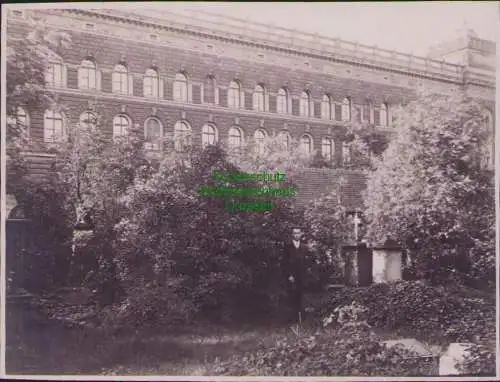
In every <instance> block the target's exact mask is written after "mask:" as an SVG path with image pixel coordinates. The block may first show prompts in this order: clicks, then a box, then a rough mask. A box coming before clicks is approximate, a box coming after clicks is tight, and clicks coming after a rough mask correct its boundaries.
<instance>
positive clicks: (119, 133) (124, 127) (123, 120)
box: [113, 114, 132, 138]
mask: <svg viewBox="0 0 500 382" xmlns="http://www.w3.org/2000/svg"><path fill="white" fill-rule="evenodd" d="M131 124H132V123H131V121H130V119H129V118H128V117H127V116H126V115H124V114H118V115H116V116H115V117H114V118H113V138H118V137H124V136H127V135H128V133H129V128H130V127H131Z"/></svg>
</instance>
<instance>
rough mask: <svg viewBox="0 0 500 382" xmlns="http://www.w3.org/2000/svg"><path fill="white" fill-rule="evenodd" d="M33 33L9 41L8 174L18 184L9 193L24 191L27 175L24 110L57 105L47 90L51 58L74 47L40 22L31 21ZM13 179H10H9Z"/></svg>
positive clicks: (68, 39) (9, 187) (26, 140)
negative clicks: (60, 51)
mask: <svg viewBox="0 0 500 382" xmlns="http://www.w3.org/2000/svg"><path fill="white" fill-rule="evenodd" d="M28 21H29V22H30V32H29V33H27V34H26V35H25V36H23V37H21V38H14V37H12V36H9V38H8V40H7V48H6V51H7V59H6V62H7V69H6V72H7V83H6V106H7V108H6V114H7V129H6V154H7V161H6V162H7V174H8V175H9V176H10V175H12V178H11V179H15V180H16V183H14V182H8V184H7V187H8V192H17V191H16V190H15V189H14V188H15V186H16V184H17V186H18V188H20V189H22V188H23V185H22V182H20V181H19V180H20V179H23V177H24V175H26V161H25V159H24V157H23V155H22V152H23V151H25V150H26V149H27V148H28V147H29V143H30V142H29V137H28V136H27V134H26V133H27V131H26V130H27V126H25V125H24V123H25V119H24V118H20V115H19V111H20V108H23V109H24V111H26V112H28V113H29V111H30V110H33V109H35V108H42V109H43V108H46V107H48V106H50V105H52V104H53V103H54V99H53V97H52V95H51V94H50V93H49V92H48V91H47V89H46V88H45V71H46V68H47V64H48V59H49V57H51V56H54V55H56V53H55V52H56V51H58V50H59V49H60V48H63V47H65V48H67V47H69V46H70V44H71V37H70V36H69V35H68V34H67V33H65V32H61V31H57V30H53V29H49V28H46V27H45V26H43V25H42V24H41V23H40V22H39V21H38V20H34V19H30V20H28ZM9 178H10V177H9Z"/></svg>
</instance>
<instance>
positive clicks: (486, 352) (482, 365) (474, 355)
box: [459, 345, 496, 376]
mask: <svg viewBox="0 0 500 382" xmlns="http://www.w3.org/2000/svg"><path fill="white" fill-rule="evenodd" d="M459 370H460V371H461V372H462V373H464V374H467V375H475V376H494V375H495V370H496V357H495V353H494V352H492V351H491V350H490V349H489V348H488V347H486V346H477V345H476V346H471V347H469V349H468V354H467V355H466V356H465V360H464V362H463V363H462V364H461V365H459Z"/></svg>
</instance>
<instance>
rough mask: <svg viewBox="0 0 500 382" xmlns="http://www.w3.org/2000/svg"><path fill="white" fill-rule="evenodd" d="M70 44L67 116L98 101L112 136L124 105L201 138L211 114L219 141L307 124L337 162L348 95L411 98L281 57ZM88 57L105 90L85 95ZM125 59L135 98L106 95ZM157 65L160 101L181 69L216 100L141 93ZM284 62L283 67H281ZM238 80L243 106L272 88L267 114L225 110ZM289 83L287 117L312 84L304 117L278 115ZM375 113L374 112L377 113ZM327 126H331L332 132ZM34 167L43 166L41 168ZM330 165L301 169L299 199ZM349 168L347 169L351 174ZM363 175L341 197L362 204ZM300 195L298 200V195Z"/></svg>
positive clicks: (38, 121) (94, 41) (327, 177)
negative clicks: (258, 91)
mask: <svg viewBox="0 0 500 382" xmlns="http://www.w3.org/2000/svg"><path fill="white" fill-rule="evenodd" d="M26 32H27V30H26V29H25V28H23V27H22V26H21V25H17V24H13V23H10V22H9V24H8V33H9V36H13V37H20V36H23V35H24V34H25V33H26ZM70 34H71V36H72V41H73V44H72V47H71V49H66V50H62V51H60V52H59V53H60V55H61V56H62V58H63V59H64V62H65V63H66V64H68V73H67V78H68V81H67V85H68V88H69V89H72V90H74V91H72V92H71V91H70V92H68V91H65V92H62V93H61V94H60V95H59V96H60V99H59V102H60V103H62V104H64V105H65V106H67V109H68V112H67V113H66V115H65V117H66V118H67V119H68V121H70V122H76V121H78V118H79V115H80V114H81V113H82V112H84V111H86V110H88V101H89V100H93V101H97V102H98V103H99V104H100V105H101V106H102V107H103V109H104V110H105V115H104V117H105V120H106V121H107V122H108V123H107V124H106V128H107V129H108V131H109V133H110V134H111V131H112V126H111V121H112V118H113V116H114V115H116V114H119V113H121V112H122V108H123V107H125V114H127V115H128V116H129V117H130V118H131V120H132V122H133V123H137V124H139V125H143V124H144V122H145V120H146V119H147V118H148V117H150V116H152V115H153V108H155V109H156V116H157V117H158V118H159V119H160V121H161V122H162V124H163V126H164V129H165V132H166V133H171V132H173V127H174V124H175V122H177V121H178V120H180V119H181V118H182V116H183V115H184V117H185V119H186V120H187V121H188V122H189V124H190V125H191V127H192V129H193V133H194V134H193V143H194V144H201V128H202V126H203V125H204V124H205V123H208V122H209V119H210V116H211V118H212V121H211V122H213V123H214V124H215V125H216V127H217V129H218V132H219V139H222V140H227V134H228V131H229V128H230V127H231V126H233V125H235V124H236V122H235V119H236V117H237V118H238V119H239V121H238V125H239V126H240V127H241V129H242V130H243V132H244V135H245V136H246V137H251V136H253V133H254V131H255V130H256V129H258V128H260V127H261V121H262V120H263V121H264V123H263V128H264V129H265V130H266V131H267V132H268V133H269V134H272V133H273V132H276V133H277V132H279V131H281V130H283V129H284V128H285V123H286V129H287V130H288V131H289V132H290V134H291V135H292V137H294V138H299V137H300V136H301V135H302V134H303V133H304V132H305V131H306V124H308V125H309V126H310V128H309V133H310V135H311V136H312V137H313V146H314V148H316V149H320V148H321V139H322V138H323V137H325V136H327V135H329V136H331V137H332V138H333V139H334V141H335V158H334V162H335V163H336V164H337V165H339V164H340V163H341V162H342V160H341V153H342V140H343V136H344V133H345V129H344V128H342V127H341V125H340V124H338V123H336V121H340V116H341V108H340V105H339V104H338V103H340V102H341V101H342V99H344V98H345V97H349V98H350V99H351V100H352V103H353V104H365V103H366V102H367V99H370V101H372V102H373V103H374V104H375V107H378V106H379V105H380V104H381V103H382V102H384V101H385V100H392V102H394V103H398V102H407V101H408V100H410V99H412V98H413V97H414V94H413V92H412V91H411V90H410V89H408V88H404V87H399V86H395V85H390V84H380V83H378V82H373V83H372V82H369V81H362V80H359V79H357V78H345V77H340V76H335V75H326V74H324V73H318V72H312V71H307V70H306V69H297V68H290V67H287V66H286V63H281V62H276V63H274V64H272V63H270V62H265V61H264V62H262V63H259V64H256V63H255V62H251V61H247V60H244V59H241V60H236V59H233V58H229V57H224V56H222V55H215V54H209V53H201V54H194V53H193V52H190V51H183V50H181V49H176V48H173V47H165V46H158V45H155V44H154V42H152V41H143V42H133V41H125V40H121V39H119V38H115V37H104V36H98V37H97V36H96V35H94V34H92V33H86V32H74V31H70ZM89 54H90V55H92V56H93V57H94V59H95V61H96V62H97V65H98V69H99V70H101V73H102V81H101V83H102V93H97V94H90V93H85V92H83V91H79V90H78V89H77V65H79V64H80V62H81V61H82V60H83V59H84V58H85V57H87V56H88V55H89ZM121 60H124V61H125V62H126V63H127V67H128V69H129V70H130V71H131V72H132V73H133V75H134V92H133V95H134V96H133V97H123V96H119V95H114V94H111V71H112V69H113V67H114V65H116V64H117V63H118V62H119V61H121ZM153 64H154V65H156V67H157V68H158V71H159V74H160V76H161V77H162V78H163V80H164V99H165V100H172V97H173V92H172V86H173V79H174V77H175V74H176V73H177V72H179V71H181V70H182V71H184V72H185V73H186V74H187V76H188V79H189V81H190V83H191V84H192V102H193V104H195V105H200V104H201V102H202V99H204V100H205V101H206V102H209V101H210V100H211V99H212V98H213V96H211V95H209V94H208V91H209V86H204V89H205V91H206V92H205V93H204V94H203V96H202V94H201V85H202V84H206V81H207V75H208V74H211V75H213V76H214V77H215V79H216V86H217V87H218V88H219V93H218V94H219V105H218V106H214V105H209V104H208V103H207V104H206V107H198V108H196V107H192V106H189V105H186V106H184V105H180V104H175V105H174V104H170V103H168V104H167V103H165V102H162V101H161V100H160V101H157V102H154V101H153V102H151V101H147V100H146V99H145V98H143V97H142V89H143V87H142V76H143V74H144V73H145V71H146V70H147V69H148V68H149V67H151V66H152V65H153ZM280 64H281V65H280ZM235 78H237V79H238V81H240V83H241V84H242V87H243V90H245V92H246V94H245V105H244V108H245V109H246V110H251V109H252V91H253V89H254V87H255V86H256V85H257V84H260V83H262V84H264V85H265V86H266V89H267V90H268V92H269V109H270V110H269V111H270V112H269V113H251V112H250V113H248V112H246V113H245V112H241V113H239V112H238V111H229V110H227V109H224V108H226V107H227V86H228V85H229V82H230V81H231V80H233V79H235ZM283 86H286V88H287V89H288V90H289V92H290V94H289V95H290V96H291V97H293V99H292V113H291V114H292V115H294V116H297V115H298V114H299V100H298V98H297V97H299V96H300V93H301V92H302V91H303V90H304V89H309V90H310V92H311V96H312V100H313V102H314V108H313V111H314V117H316V118H314V117H313V118H309V119H299V118H295V119H290V118H286V117H283V116H280V115H278V114H276V113H275V112H276V93H277V91H278V89H279V88H281V87H283ZM325 93H329V94H331V98H332V101H333V102H335V103H337V104H336V105H335V120H336V121H330V122H331V123H329V124H325V123H324V122H319V121H318V119H317V117H320V115H321V109H320V107H321V106H320V102H321V97H322V96H323V94H325ZM28 112H29V114H30V119H31V135H32V138H33V139H40V140H41V139H42V138H43V112H44V111H43V110H28ZM375 115H378V114H377V112H375ZM330 130H331V131H330ZM37 171H42V170H41V167H40V168H38V170H37ZM338 174H339V173H338V172H335V171H333V172H332V171H330V172H329V171H326V170H325V171H323V170H320V171H318V170H315V169H311V170H310V171H309V172H307V174H305V175H303V179H302V185H301V188H300V189H299V190H298V192H299V196H300V195H302V196H300V197H299V199H300V198H302V197H303V199H300V200H301V202H300V203H302V202H305V201H307V200H310V199H311V198H313V197H315V196H319V195H320V194H321V193H322V192H327V191H328V190H329V189H330V187H331V184H332V182H334V181H335V177H336V176H337V175H338ZM350 174H351V173H350ZM363 179H364V178H363V176H362V175H360V174H357V173H352V174H351V175H349V176H348V179H347V180H348V182H349V185H348V186H346V187H347V188H346V196H345V201H344V202H345V203H347V204H349V205H359V204H360V190H361V189H362V188H363V187H364V186H363ZM299 199H298V200H299Z"/></svg>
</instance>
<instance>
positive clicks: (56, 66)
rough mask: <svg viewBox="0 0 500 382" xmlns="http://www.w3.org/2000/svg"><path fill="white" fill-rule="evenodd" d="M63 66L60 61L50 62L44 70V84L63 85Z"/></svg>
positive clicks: (57, 86)
mask: <svg viewBox="0 0 500 382" xmlns="http://www.w3.org/2000/svg"><path fill="white" fill-rule="evenodd" d="M64 72H65V67H64V65H63V63H62V62H51V63H50V64H49V67H48V68H47V71H46V72H45V84H46V85H47V86H51V87H56V88H60V87H63V86H64V85H65V73H64Z"/></svg>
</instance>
